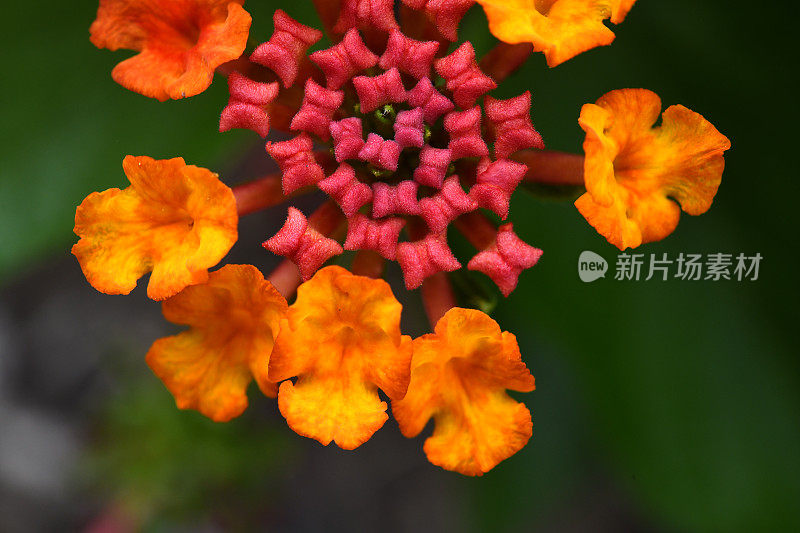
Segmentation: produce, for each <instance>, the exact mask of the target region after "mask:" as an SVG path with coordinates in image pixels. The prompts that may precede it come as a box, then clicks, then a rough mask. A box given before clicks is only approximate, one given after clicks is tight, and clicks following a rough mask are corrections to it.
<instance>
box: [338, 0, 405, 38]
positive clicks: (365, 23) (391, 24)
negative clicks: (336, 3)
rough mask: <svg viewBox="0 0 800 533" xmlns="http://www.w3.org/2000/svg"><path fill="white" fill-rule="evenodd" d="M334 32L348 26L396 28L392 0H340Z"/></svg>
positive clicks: (339, 31) (342, 31) (387, 29)
mask: <svg viewBox="0 0 800 533" xmlns="http://www.w3.org/2000/svg"><path fill="white" fill-rule="evenodd" d="M340 9H341V12H340V14H339V20H338V21H337V22H336V27H335V28H334V29H333V30H334V31H335V32H336V33H344V32H346V31H347V30H349V29H350V28H362V29H368V28H377V29H379V30H383V31H386V32H388V31H389V30H393V29H397V28H398V27H399V26H398V25H397V21H396V20H395V18H394V2H393V0H342V2H341V7H340Z"/></svg>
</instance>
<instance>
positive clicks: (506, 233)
mask: <svg viewBox="0 0 800 533" xmlns="http://www.w3.org/2000/svg"><path fill="white" fill-rule="evenodd" d="M542 253H543V252H542V251H541V250H539V249H538V248H534V247H533V246H530V245H528V244H526V243H525V242H523V241H522V239H520V238H519V237H517V235H516V234H515V233H514V226H513V225H512V224H504V225H502V226H500V229H499V230H498V232H497V238H496V240H495V242H494V243H493V244H492V245H491V246H490V247H489V248H487V249H486V250H484V251H482V252H480V253H478V254H476V255H475V257H473V258H472V260H471V261H470V262H469V264H468V265H467V268H468V269H470V270H476V271H478V272H483V273H484V274H486V275H487V276H489V277H490V278H492V281H494V282H495V283H496V284H497V286H498V287H499V288H500V291H501V292H502V293H503V295H504V296H508V295H509V294H511V293H512V292H513V291H514V289H515V288H516V287H517V281H518V279H519V275H520V274H521V273H522V271H523V270H525V269H528V268H531V267H532V266H534V265H535V264H536V263H537V262H538V261H539V258H541V257H542Z"/></svg>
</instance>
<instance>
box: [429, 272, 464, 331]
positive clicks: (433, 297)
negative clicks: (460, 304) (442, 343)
mask: <svg viewBox="0 0 800 533" xmlns="http://www.w3.org/2000/svg"><path fill="white" fill-rule="evenodd" d="M422 304H423V306H424V307H425V313H426V314H427V315H428V320H429V321H430V323H431V328H435V327H436V323H437V322H439V319H440V318H442V317H443V316H444V315H445V313H447V312H448V311H449V310H450V309H452V308H453V307H455V306H456V296H455V293H454V292H453V286H452V284H451V283H450V279H449V278H448V277H447V274H445V273H444V272H438V273H436V274H434V275H433V276H431V277H429V278H428V279H426V280H425V281H424V282H423V283H422Z"/></svg>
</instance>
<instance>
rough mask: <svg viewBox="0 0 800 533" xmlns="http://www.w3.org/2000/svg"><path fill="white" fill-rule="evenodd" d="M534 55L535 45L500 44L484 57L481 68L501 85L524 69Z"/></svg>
mask: <svg viewBox="0 0 800 533" xmlns="http://www.w3.org/2000/svg"><path fill="white" fill-rule="evenodd" d="M532 53H533V45H532V44H530V43H521V44H506V43H498V44H497V46H495V47H494V48H492V49H491V50H490V51H489V53H487V54H486V55H485V56H483V59H481V63H480V67H481V70H482V71H483V72H484V73H485V74H486V75H487V76H491V78H492V79H493V80H494V81H495V82H497V83H500V82H501V81H503V80H505V79H506V78H508V77H509V76H511V75H512V74H513V73H514V72H516V71H517V70H518V69H519V68H520V67H522V65H524V64H525V61H527V59H528V57H530V55H531V54H532Z"/></svg>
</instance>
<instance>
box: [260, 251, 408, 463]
mask: <svg viewBox="0 0 800 533" xmlns="http://www.w3.org/2000/svg"><path fill="white" fill-rule="evenodd" d="M400 312H401V306H400V303H399V302H398V301H397V300H396V299H395V298H394V296H393V295H392V291H391V289H390V288H389V285H388V284H387V283H386V282H384V281H382V280H374V279H370V278H365V277H361V276H354V275H353V274H350V273H349V272H348V271H347V270H345V269H343V268H340V267H335V266H331V267H326V268H323V269H322V270H320V271H319V272H317V274H316V275H315V276H314V277H313V278H312V279H311V280H310V281H308V282H306V283H304V284H303V285H301V286H300V288H299V289H298V291H297V301H296V302H295V303H294V304H293V305H292V306H291V307H290V308H289V314H288V316H287V317H286V318H285V319H283V320H282V321H281V331H280V334H279V335H278V338H277V340H276V341H275V349H274V351H273V353H272V356H271V358H270V362H269V379H270V380H271V381H274V382H280V381H283V383H281V385H280V389H279V392H278V406H279V407H280V410H281V413H282V414H283V416H284V417H286V421H287V422H288V423H289V426H290V427H291V428H292V429H294V430H295V431H296V432H297V433H299V434H301V435H304V436H307V437H311V438H313V439H316V440H318V441H319V442H321V443H322V444H324V445H327V444H329V443H330V442H331V441H335V442H336V444H338V445H339V446H340V447H341V448H344V449H348V450H349V449H353V448H356V447H358V446H360V445H361V444H363V443H364V442H366V441H367V440H368V439H369V438H370V437H371V436H372V434H373V433H375V431H377V430H378V429H379V428H380V427H381V426H383V424H384V422H386V420H387V419H388V416H387V414H386V403H385V402H383V401H381V399H380V398H379V396H378V388H380V389H381V390H382V391H383V392H384V393H385V394H386V395H387V396H388V397H389V398H391V399H399V398H402V397H403V396H404V395H405V393H406V389H407V387H408V380H409V374H410V368H409V367H410V364H411V338H410V337H407V336H404V335H401V334H400ZM295 376H297V377H298V379H297V382H296V383H292V382H291V381H284V380H288V379H289V378H292V377H295Z"/></svg>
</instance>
